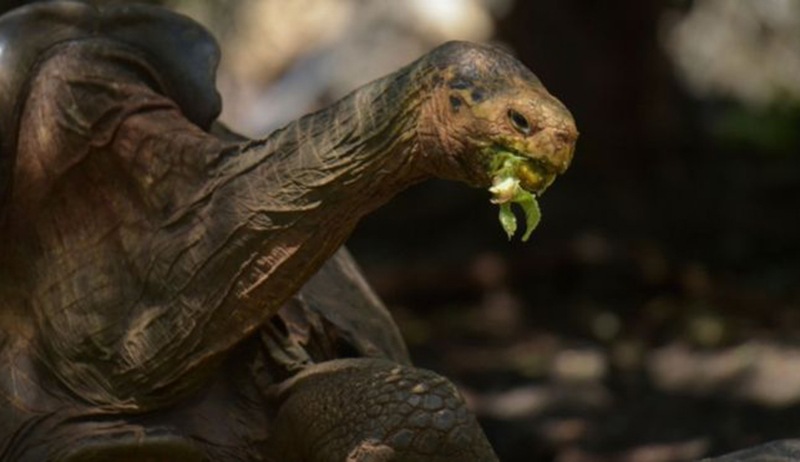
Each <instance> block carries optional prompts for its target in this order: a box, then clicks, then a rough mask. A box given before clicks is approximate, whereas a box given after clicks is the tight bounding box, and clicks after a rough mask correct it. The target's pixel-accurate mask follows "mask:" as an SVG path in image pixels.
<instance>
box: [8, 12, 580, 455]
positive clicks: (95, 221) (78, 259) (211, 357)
mask: <svg viewBox="0 0 800 462" xmlns="http://www.w3.org/2000/svg"><path fill="white" fill-rule="evenodd" d="M217 60H218V49H217V46H216V44H215V42H214V40H213V39H212V38H211V37H210V35H209V34H208V33H207V32H206V31H205V30H204V29H203V28H202V27H200V26H199V25H197V24H196V23H194V22H192V21H191V20H189V19H187V18H185V17H183V16H180V15H177V14H174V13H171V12H168V11H166V10H162V9H158V8H155V7H149V6H143V5H129V6H109V7H96V6H92V5H91V4H88V3H84V2H76V1H62V2H47V3H42V4H34V5H32V6H27V7H23V8H22V9H18V10H16V11H14V12H11V13H9V14H7V15H5V16H4V17H3V18H2V19H0V239H1V240H2V246H0V261H1V262H2V265H0V365H2V373H0V459H1V460H3V461H15V462H16V461H19V462H41V461H70V462H78V461H112V460H113V461H167V460H169V461H275V462H290V461H353V462H354V461H397V462H400V461H442V462H444V461H453V462H455V461H495V460H497V458H496V456H495V455H494V453H493V451H492V449H491V447H490V445H489V443H488V442H487V440H486V438H485V436H484V435H483V432H482V431H481V429H480V428H479V426H478V424H477V423H476V420H475V418H474V416H473V415H472V414H471V413H470V412H469V411H468V410H467V409H466V407H465V404H464V401H463V399H462V398H461V397H460V396H459V394H458V392H457V391H456V390H455V388H454V387H453V385H452V384H451V383H450V382H449V381H447V380H446V379H445V378H443V377H441V376H439V375H437V374H435V373H433V372H429V371H425V370H421V369H417V368H414V367H413V366H412V365H411V364H410V361H409V358H408V355H407V352H406V349H405V346H404V343H403V341H402V338H401V337H400V335H399V333H398V330H397V328H396V327H395V325H394V322H393V321H392V318H391V316H390V315H389V313H388V312H387V310H386V309H385V308H384V306H383V305H382V304H381V302H380V301H379V300H378V298H377V297H376V296H375V294H374V293H373V292H372V291H371V290H370V288H369V287H368V285H367V284H366V282H365V281H364V279H363V278H362V277H361V275H360V273H359V270H358V269H357V267H356V266H355V264H354V262H353V260H352V259H351V258H350V256H348V254H347V253H346V251H345V250H343V249H342V248H341V246H342V243H343V242H344V241H345V239H346V238H347V237H348V235H349V234H350V233H351V231H352V230H353V228H354V227H355V226H356V224H357V223H358V221H359V219H360V218H361V217H363V216H364V215H365V214H367V213H369V212H370V211H372V210H374V209H376V208H377V207H380V206H381V205H382V204H384V203H385V202H387V201H388V200H389V199H390V198H391V197H392V196H393V195H395V194H396V193H397V192H399V191H401V190H402V189H404V188H406V187H407V186H409V185H411V184H414V183H416V182H419V181H423V180H425V179H427V178H431V177H439V178H446V179H451V180H456V181H461V182H466V183H468V184H470V185H472V186H475V187H480V188H491V191H492V192H493V194H494V200H495V201H496V202H498V203H500V204H501V207H505V209H504V212H502V213H501V215H503V220H504V226H505V227H506V229H507V231H509V232H513V228H514V226H515V225H514V223H513V215H511V216H509V214H508V213H507V212H508V209H507V207H508V205H509V204H511V203H513V202H519V203H520V204H522V205H523V206H524V207H526V211H527V214H528V221H529V223H528V224H529V228H530V227H531V226H533V225H535V218H536V216H535V214H536V210H535V209H534V208H532V204H534V205H535V200H534V194H538V193H540V192H542V191H543V190H544V188H546V187H547V186H548V185H549V184H550V183H551V182H552V180H553V178H555V176H556V175H557V174H560V173H562V172H564V170H565V169H566V168H567V167H568V165H569V163H570V160H571V157H572V153H573V149H574V144H575V140H576V137H577V132H576V129H575V125H574V122H573V119H572V117H571V116H570V113H569V112H568V111H567V109H566V108H565V107H564V106H563V105H562V104H561V103H560V102H558V101H557V100H556V99H555V98H554V97H553V96H551V95H550V94H549V93H548V92H547V91H546V90H545V88H544V87H543V86H542V84H541V83H540V82H539V80H538V79H537V78H536V77H535V76H534V75H533V74H532V73H531V72H530V71H529V70H528V69H526V68H525V67H524V66H523V65H522V64H520V63H519V62H518V61H516V60H515V59H514V58H512V57H511V56H509V55H508V54H506V53H504V52H503V51H500V50H498V49H496V48H493V47H489V46H483V45H475V44H470V43H463V42H451V43H447V44H444V45H442V46H440V47H438V48H436V49H434V50H433V51H431V52H430V53H428V54H426V55H424V56H422V57H421V58H419V59H418V60H416V61H414V62H413V63H411V64H409V65H407V66H405V67H403V68H402V69H399V70H398V71H396V72H394V73H392V74H390V75H387V76H385V77H383V78H381V79H378V80H376V81H374V82H372V83H370V84H367V85H365V86H363V87H361V88H359V89H357V90H355V91H354V92H353V93H351V94H350V95H348V96H346V97H345V98H343V99H341V100H340V101H338V102H336V103H335V104H333V105H331V106H330V107H328V108H325V109H323V110H320V111H318V112H316V113H313V114H310V115H307V116H305V117H302V118H300V119H299V120H296V121H294V122H292V123H289V124H288V125H286V126H285V127H284V128H282V129H280V130H277V131H276V132H274V133H272V134H271V135H270V136H268V137H266V138H263V139H256V140H250V139H245V138H243V137H241V136H238V135H236V134H234V133H232V132H231V131H229V130H227V129H225V128H224V127H222V126H221V125H219V124H218V123H217V122H216V121H215V119H216V117H217V115H218V113H219V110H220V100H219V96H218V94H217V92H216V90H215V87H214V74H215V68H216V64H217Z"/></svg>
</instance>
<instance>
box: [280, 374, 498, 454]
mask: <svg viewBox="0 0 800 462" xmlns="http://www.w3.org/2000/svg"><path fill="white" fill-rule="evenodd" d="M275 395H276V397H277V399H278V400H280V401H281V405H280V408H279V411H278V416H277V418H276V422H275V426H274V428H275V433H274V434H273V435H272V438H273V443H271V444H269V445H268V446H269V447H270V448H271V453H270V454H268V455H267V456H268V460H274V461H275V462H278V461H282V462H342V461H346V462H423V461H424V462H464V461H472V462H497V461H498V459H497V456H496V455H495V454H494V451H493V450H492V448H491V446H490V445H489V442H488V441H487V439H486V436H485V435H484V433H483V431H482V430H481V428H480V426H479V425H478V422H477V420H476V419H475V416H474V415H473V414H472V413H471V412H470V411H469V410H468V409H467V407H466V405H465V403H464V400H463V398H462V397H461V396H460V395H459V393H458V391H457V390H456V389H455V387H454V386H453V384H452V383H450V381H448V380H447V379H445V378H444V377H442V376H440V375H438V374H435V373H433V372H430V371H426V370H423V369H417V368H414V367H409V366H401V365H398V364H396V363H393V362H391V361H387V360H383V359H364V358H359V359H341V360H334V361H329V362H325V363H321V364H318V365H315V366H312V367H310V368H308V369H307V370H304V371H303V372H301V373H300V374H298V375H297V376H295V377H293V378H292V379H289V380H287V381H286V382H284V383H282V384H281V385H279V386H278V390H276V392H275ZM272 451H277V452H272Z"/></svg>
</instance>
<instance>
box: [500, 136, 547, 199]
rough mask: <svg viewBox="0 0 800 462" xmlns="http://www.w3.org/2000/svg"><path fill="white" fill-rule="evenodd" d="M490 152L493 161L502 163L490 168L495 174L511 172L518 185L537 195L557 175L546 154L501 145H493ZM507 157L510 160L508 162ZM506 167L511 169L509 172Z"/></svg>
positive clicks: (542, 191) (540, 193)
mask: <svg viewBox="0 0 800 462" xmlns="http://www.w3.org/2000/svg"><path fill="white" fill-rule="evenodd" d="M492 152H493V154H494V156H493V157H494V158H493V162H494V163H495V164H502V166H498V165H496V166H494V168H492V171H493V172H494V173H495V176H497V175H498V172H501V171H502V172H503V173H502V174H503V175H509V174H511V175H513V177H515V178H516V179H517V180H519V185H520V186H521V187H522V188H523V189H524V190H526V191H528V192H530V193H533V194H536V195H537V196H540V195H542V194H543V193H544V192H545V190H546V189H547V188H548V187H549V186H550V185H551V184H553V181H555V179H556V176H557V175H558V173H557V172H558V168H557V167H556V166H555V165H554V164H553V163H552V162H550V161H549V159H548V156H547V155H543V154H541V153H527V152H523V151H520V150H517V149H514V148H511V147H507V146H502V145H496V146H493V147H492ZM509 159H512V161H511V162H509ZM508 169H510V170H513V171H511V172H509V171H508Z"/></svg>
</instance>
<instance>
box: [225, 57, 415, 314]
mask: <svg viewBox="0 0 800 462" xmlns="http://www.w3.org/2000/svg"><path fill="white" fill-rule="evenodd" d="M424 70H427V69H424ZM419 71H420V69H418V68H417V69H415V68H406V69H403V70H401V71H398V72H397V73H394V74H392V75H390V76H388V77H385V78H383V79H380V80H378V81H375V82H373V83H371V84H370V85H368V86H365V87H362V88H361V89H359V90H357V91H355V92H354V93H352V94H350V95H349V96H347V97H346V98H344V99H342V100H341V101H339V102H338V103H336V104H334V105H333V106H331V107H329V108H326V109H324V110H322V111H320V112H317V113H314V114H311V115H308V116H305V117H303V118H301V119H299V120H298V121H295V122H292V123H290V124H289V125H287V126H286V127H285V128H283V129H281V130H278V131H277V132H275V133H273V134H272V135H270V136H269V137H268V138H266V139H264V140H259V141H252V142H249V143H246V144H245V145H244V146H243V147H242V150H241V152H240V153H239V154H237V155H236V156H233V157H227V156H225V155H223V156H222V157H221V158H220V164H219V167H218V168H216V169H215V171H214V175H215V176H216V177H217V178H221V179H223V180H222V181H219V182H215V183H216V184H212V185H210V186H209V193H210V194H211V195H212V196H219V197H220V198H226V199H227V198H228V197H229V196H228V194H231V193H232V196H230V199H229V200H225V202H226V207H227V211H228V212H230V213H232V214H234V215H235V216H236V218H234V219H233V221H234V222H236V223H239V224H240V226H242V228H240V230H241V231H242V232H243V234H242V235H241V240H240V241H239V242H238V243H236V244H235V245H234V247H236V248H237V249H238V248H240V246H245V247H244V248H247V249H248V250H247V253H248V256H247V258H246V259H245V260H243V261H241V262H237V263H240V264H241V263H244V266H243V267H242V271H241V272H240V276H239V277H238V278H237V280H236V282H235V283H234V285H233V287H232V290H231V294H232V295H233V297H231V298H229V299H228V300H227V302H228V303H230V305H229V306H230V309H243V310H253V315H252V319H251V321H250V323H253V324H252V325H249V326H248V327H256V326H257V325H258V324H260V323H261V321H262V320H263V319H264V317H265V316H267V315H268V314H270V313H271V312H273V311H274V310H275V309H277V308H278V307H279V306H280V304H281V303H282V302H283V301H284V300H285V299H286V298H287V297H289V296H290V295H291V294H292V293H294V292H295V291H296V290H297V289H298V288H299V287H300V286H301V285H302V283H303V282H304V281H306V280H307V279H308V278H309V277H311V275H312V274H313V273H314V272H315V271H316V270H317V269H318V268H319V266H320V265H321V264H322V263H323V262H324V261H325V260H327V259H328V258H329V257H330V255H332V253H333V252H334V251H335V250H336V249H338V248H339V246H341V244H342V243H343V242H344V240H345V239H346V238H347V237H348V236H349V234H350V233H351V231H352V229H353V228H354V226H355V225H356V223H357V222H358V220H359V219H360V218H361V217H363V216H364V215H366V214H367V213H369V212H371V211H372V210H374V209H376V208H378V207H380V206H381V205H383V204H384V203H386V202H387V201H388V200H389V199H390V198H392V197H393V196H394V195H395V194H396V193H397V192H399V191H401V190H403V189H405V188H406V187H408V186H409V185H411V184H413V183H416V182H418V181H421V180H423V179H424V178H426V177H427V174H426V173H425V170H424V168H422V166H421V165H420V162H419V161H420V159H421V156H420V151H421V146H420V143H419V138H418V136H417V124H418V112H419V111H418V110H419V108H420V106H421V104H422V100H423V98H424V97H425V94H424V93H423V92H421V91H420V90H419V88H418V87H416V86H414V85H409V83H410V81H412V78H413V77H416V76H419V74H421V72H419ZM223 183H227V184H223ZM229 189H230V191H229ZM243 256H244V255H243ZM235 260H238V259H235ZM248 317H250V316H248ZM250 323H248V324H250Z"/></svg>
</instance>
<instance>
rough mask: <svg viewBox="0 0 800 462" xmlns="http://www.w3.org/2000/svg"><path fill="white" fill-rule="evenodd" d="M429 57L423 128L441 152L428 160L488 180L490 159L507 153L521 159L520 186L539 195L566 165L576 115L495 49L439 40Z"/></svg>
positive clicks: (484, 182) (572, 144)
mask: <svg viewBox="0 0 800 462" xmlns="http://www.w3.org/2000/svg"><path fill="white" fill-rule="evenodd" d="M427 59H429V60H430V61H429V63H430V65H431V68H434V69H435V71H434V72H433V75H434V77H433V79H432V82H433V84H432V85H433V91H432V92H431V93H430V99H429V100H428V101H427V102H426V103H425V104H423V108H422V111H423V112H422V114H423V115H422V118H421V124H420V131H421V138H423V140H427V142H434V143H437V144H438V146H435V147H436V148H438V149H436V151H440V152H444V153H446V155H445V156H444V158H443V159H437V160H434V161H433V162H434V164H435V165H434V168H435V169H436V170H437V173H438V174H442V173H443V170H450V171H454V170H455V169H452V168H453V167H456V166H457V170H458V171H460V172H461V173H462V174H463V170H464V168H465V167H466V168H467V170H468V172H467V174H468V177H467V178H466V181H467V182H468V183H471V184H474V185H475V186H486V185H488V184H489V182H490V181H491V172H492V168H493V167H492V165H493V162H494V159H496V158H497V157H498V155H499V154H502V153H505V154H512V155H514V156H517V157H519V158H522V159H524V165H523V168H522V169H521V171H520V172H518V176H519V179H520V184H521V185H522V187H523V188H525V189H527V190H529V191H531V192H534V193H541V192H542V191H543V190H544V189H545V188H546V187H547V186H548V185H549V184H550V183H551V182H552V181H553V179H554V178H555V176H556V175H557V174H561V173H563V172H564V171H565V170H566V169H567V167H568V166H569V164H570V161H571V160H572V154H573V151H574V149H575V142H576V140H577V137H578V131H577V129H576V127H575V121H574V120H573V118H572V115H571V114H570V112H569V111H568V110H567V108H566V107H565V106H564V105H563V104H562V103H561V102H560V101H558V100H557V99H556V98H555V97H553V96H552V95H550V93H548V92H547V90H546V89H545V88H544V86H543V85H542V83H541V82H540V81H539V79H538V78H537V77H536V76H535V75H534V74H533V73H532V72H531V71H530V70H528V69H527V68H526V67H525V66H524V65H523V64H522V63H520V62H519V61H517V60H516V59H515V58H513V57H512V56H510V55H508V54H507V53H505V52H503V51H502V50H499V49H497V48H494V47H489V46H484V45H475V44H471V43H464V42H450V43H447V44H445V45H442V46H441V47H439V48H437V49H436V50H434V51H433V52H431V53H430V54H429V55H428V56H427ZM424 142H425V141H423V143H424ZM430 147H431V146H424V150H425V151H429V152H430V151H433V150H432V149H425V148H430ZM451 163H455V164H456V165H447V164H451ZM448 167H449V168H448ZM457 179H461V180H464V178H457Z"/></svg>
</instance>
